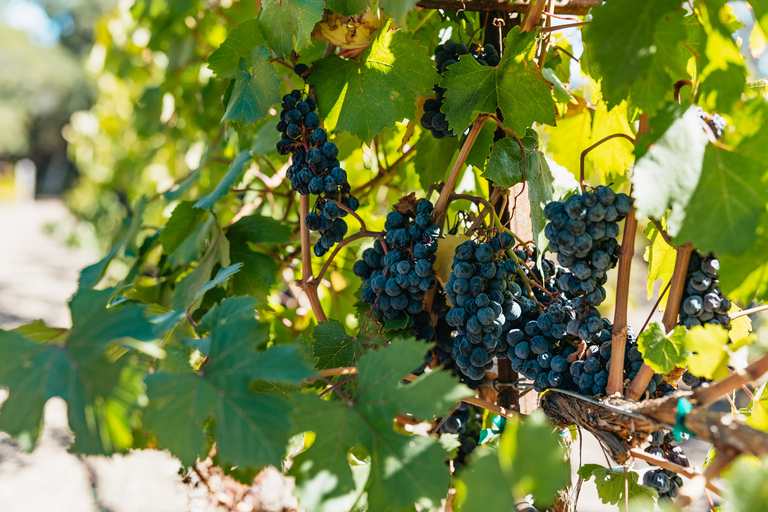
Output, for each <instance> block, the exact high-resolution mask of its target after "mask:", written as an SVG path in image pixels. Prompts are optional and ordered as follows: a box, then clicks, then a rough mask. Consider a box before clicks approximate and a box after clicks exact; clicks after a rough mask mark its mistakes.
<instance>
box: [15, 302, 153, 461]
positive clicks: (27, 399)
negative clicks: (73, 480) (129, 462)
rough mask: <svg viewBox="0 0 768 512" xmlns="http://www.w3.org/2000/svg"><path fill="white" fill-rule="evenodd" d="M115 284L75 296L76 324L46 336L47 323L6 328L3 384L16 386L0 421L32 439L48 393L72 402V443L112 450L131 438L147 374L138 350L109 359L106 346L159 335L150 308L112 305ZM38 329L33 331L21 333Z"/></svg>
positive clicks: (100, 450) (95, 450) (124, 445)
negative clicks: (137, 364)
mask: <svg viewBox="0 0 768 512" xmlns="http://www.w3.org/2000/svg"><path fill="white" fill-rule="evenodd" d="M114 293H115V290H114V289H105V290H98V291H96V290H89V289H80V290H79V291H78V292H77V294H75V296H74V297H73V298H72V300H71V301H70V310H71V314H72V328H71V329H70V330H69V331H68V332H60V334H59V335H57V336H56V337H55V338H50V337H48V336H47V335H46V336H44V337H46V338H48V339H47V340H44V341H42V342H41V341H37V340H36V339H35V338H37V339H39V334H40V332H41V331H40V327H39V326H38V327H34V328H32V327H26V328H20V329H19V331H0V386H5V387H7V388H8V390H9V396H8V399H7V400H6V401H5V403H3V408H2V411H1V412H0V428H1V429H2V430H4V431H6V432H8V433H9V434H11V435H12V436H16V437H21V438H23V439H28V440H29V447H30V448H31V447H32V446H34V442H35V440H36V439H37V437H38V435H39V433H40V427H41V424H42V417H43V406H44V405H45V403H46V402H47V401H48V399H50V398H53V397H61V398H62V399H64V400H65V401H66V402H67V414H68V419H69V426H70V428H71V429H72V431H73V432H74V434H75V443H74V446H73V449H74V450H76V451H78V452H81V453H86V454H106V453H112V452H114V451H118V450H124V449H126V448H128V447H129V446H131V445H132V443H133V438H132V434H131V431H132V429H133V427H134V425H133V420H134V415H135V413H136V411H137V410H138V401H139V396H140V395H141V394H142V391H141V386H140V384H141V376H140V372H139V371H138V370H137V369H136V367H135V365H134V363H133V360H132V359H131V357H132V356H131V355H122V356H121V357H118V358H117V359H116V360H115V356H114V355H111V356H110V358H109V359H108V358H107V357H106V356H105V352H106V351H107V350H108V349H109V348H110V347H112V346H113V345H116V344H120V343H123V342H124V341H127V338H131V339H133V340H138V341H150V340H154V339H155V338H156V335H155V332H154V327H153V325H152V324H151V323H150V322H149V320H148V319H147V317H146V315H145V312H146V307H145V306H140V305H137V304H121V305H118V306H112V307H109V308H108V307H107V304H108V302H109V300H110V299H111V298H112V296H113V295H114ZM22 332H24V333H29V334H33V335H32V336H31V337H30V338H27V337H25V336H23V335H22V334H21V333H22Z"/></svg>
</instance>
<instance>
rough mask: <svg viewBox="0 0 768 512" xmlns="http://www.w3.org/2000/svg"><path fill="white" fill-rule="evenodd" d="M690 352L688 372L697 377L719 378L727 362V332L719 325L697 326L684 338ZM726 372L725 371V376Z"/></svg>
mask: <svg viewBox="0 0 768 512" xmlns="http://www.w3.org/2000/svg"><path fill="white" fill-rule="evenodd" d="M684 341H685V346H686V348H687V349H688V350H689V351H690V355H689V356H688V371H690V372H691V373H692V374H693V375H696V376H697V377H706V378H708V379H714V378H716V377H720V376H721V375H720V374H721V373H722V372H723V370H724V366H725V365H726V364H727V362H728V359H729V358H728V350H727V348H726V345H727V344H728V331H726V330H725V329H724V328H723V327H721V326H719V325H712V324H705V325H697V326H696V327H694V328H692V329H691V330H690V331H688V334H687V336H686V337H685V338H684ZM727 374H728V372H727V370H725V375H727Z"/></svg>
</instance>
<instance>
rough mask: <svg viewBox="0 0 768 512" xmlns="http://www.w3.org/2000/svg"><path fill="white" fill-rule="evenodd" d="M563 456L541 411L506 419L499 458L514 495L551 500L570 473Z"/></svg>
mask: <svg viewBox="0 0 768 512" xmlns="http://www.w3.org/2000/svg"><path fill="white" fill-rule="evenodd" d="M564 456H565V448H564V447H563V446H562V444H560V439H559V436H558V435H557V433H555V432H553V425H552V423H551V422H550V421H549V420H548V419H547V418H546V417H545V416H544V413H542V412H541V411H534V413H533V414H531V415H530V416H528V417H527V418H526V420H525V421H524V422H520V421H519V418H515V420H514V421H513V420H508V421H507V425H506V427H505V428H504V433H503V434H502V436H501V442H500V443H499V461H500V462H501V468H502V470H503V471H504V473H505V474H506V476H507V482H509V484H511V486H512V492H513V494H514V495H515V496H518V497H524V496H526V495H528V494H533V496H534V499H535V500H536V502H537V503H542V504H549V503H552V502H554V501H555V498H557V491H558V490H559V489H561V488H562V487H563V486H564V485H565V482H566V481H567V480H568V476H569V475H570V468H569V467H568V464H567V463H566V462H565V460H564Z"/></svg>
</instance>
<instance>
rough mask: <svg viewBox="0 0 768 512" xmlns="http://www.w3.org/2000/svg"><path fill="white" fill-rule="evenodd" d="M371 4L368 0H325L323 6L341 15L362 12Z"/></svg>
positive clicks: (352, 14)
mask: <svg viewBox="0 0 768 512" xmlns="http://www.w3.org/2000/svg"><path fill="white" fill-rule="evenodd" d="M369 5H371V1H370V0H327V1H326V2H325V6H326V7H328V8H329V9H330V10H332V11H333V12H335V13H339V14H341V15H342V16H354V15H355V14H362V13H364V12H365V11H366V9H368V6H369Z"/></svg>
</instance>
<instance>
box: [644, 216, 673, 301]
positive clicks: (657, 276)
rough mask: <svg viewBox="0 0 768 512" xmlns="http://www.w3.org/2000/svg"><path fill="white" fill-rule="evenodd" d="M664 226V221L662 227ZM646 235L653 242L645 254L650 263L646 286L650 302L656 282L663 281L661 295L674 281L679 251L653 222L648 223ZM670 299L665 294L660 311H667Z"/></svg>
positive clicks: (660, 285)
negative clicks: (671, 281) (672, 280)
mask: <svg viewBox="0 0 768 512" xmlns="http://www.w3.org/2000/svg"><path fill="white" fill-rule="evenodd" d="M663 225H664V223H663V220H662V227H663ZM644 233H645V236H647V237H648V240H650V241H651V245H649V246H648V247H646V248H645V254H643V259H644V260H645V261H647V262H648V281H647V285H646V286H647V289H648V300H651V298H652V297H653V287H654V285H655V284H656V281H661V283H660V284H659V293H661V292H663V291H664V288H665V287H666V286H667V283H669V281H670V280H671V279H672V274H673V273H674V270H675V259H676V258H677V251H675V248H674V247H672V246H671V245H669V244H668V243H667V242H666V241H665V240H664V237H663V236H661V233H660V232H659V230H658V229H656V226H655V225H654V224H653V223H652V222H649V223H648V226H647V227H646V228H645V231H644ZM668 297H669V294H665V295H664V297H662V299H661V302H659V311H664V310H665V309H666V307H667V298H668Z"/></svg>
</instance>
